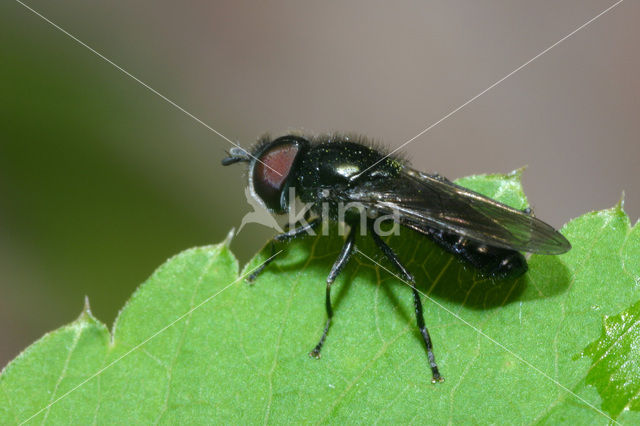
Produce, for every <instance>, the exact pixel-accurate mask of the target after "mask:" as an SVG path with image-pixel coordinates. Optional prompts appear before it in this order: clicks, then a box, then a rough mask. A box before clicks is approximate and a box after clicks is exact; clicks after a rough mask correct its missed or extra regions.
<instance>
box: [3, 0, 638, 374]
mask: <svg viewBox="0 0 640 426" xmlns="http://www.w3.org/2000/svg"><path fill="white" fill-rule="evenodd" d="M627 3H628V4H627ZM28 4H29V5H30V6H32V7H34V8H35V9H36V10H38V11H39V12H40V13H42V14H43V15H44V16H46V17H47V18H49V19H51V20H52V21H53V22H55V23H57V24H58V25H60V26H62V27H63V28H65V29H66V30H68V31H69V32H71V33H72V34H74V35H75V36H77V37H78V38H79V39H80V40H82V41H83V42H86V43H87V44H88V45H90V46H92V47H93V48H95V49H96V50H98V51H99V52H101V53H102V54H104V55H105V56H106V57H108V58H109V59H111V60H113V61H114V62H115V63H116V64H118V65H120V66H122V67H123V68H125V69H127V70H128V71H130V72H131V73H132V74H134V75H135V76H137V77H139V78H140V79H141V80H143V81H144V82H145V83H147V84H149V85H150V86H151V87H153V88H155V89H156V90H158V91H159V92H161V93H162V94H164V95H166V96H167V97H169V98H171V99H172V100H174V101H175V102H176V103H177V104H179V105H181V106H183V107H184V108H186V109H187V110H189V111H190V112H192V113H193V114H195V115H196V116H198V117H199V118H201V119H202V120H203V121H204V122H206V123H208V124H210V125H211V126H213V127H214V128H216V129H217V130H219V131H220V132H222V133H223V134H225V135H227V136H229V137H230V138H232V139H234V140H236V141H238V142H239V143H241V144H242V145H244V146H247V145H249V144H251V143H252V142H253V141H254V140H255V139H256V137H258V136H259V135H260V134H261V133H263V132H266V131H270V132H272V133H273V134H276V135H277V134H280V133H282V132H284V131H286V130H287V129H288V128H295V129H300V128H305V129H308V130H310V131H333V130H341V131H359V132H363V133H365V134H368V135H371V136H374V137H376V138H379V139H380V140H382V141H384V142H385V143H386V144H387V145H389V146H391V147H395V146H399V145H400V144H402V143H403V142H404V141H405V140H407V139H409V138H411V137H413V136H414V135H415V134H417V133H418V132H420V131H421V130H422V129H424V128H425V127H427V126H428V125H430V124H432V123H433V122H435V121H437V120H439V119H440V118H442V117H443V116H444V115H445V114H447V113H448V112H449V111H451V110H452V109H454V108H456V107H457V106H459V105H461V104H462V103H464V102H465V101H466V100H468V99H469V98H471V97H472V96H474V95H476V94H477V93H479V92H480V91H482V90H484V89H485V88H487V87H488V86H489V85H490V84H492V83H493V82H495V81H496V80H498V79H499V78H501V77H503V76H504V75H506V74H507V73H509V72H511V71H512V70H513V69H515V68H517V67H518V66H519V65H521V64H522V63H523V62H525V61H526V60H528V59H530V58H532V57H533V56H535V55H536V54H538V53H539V52H540V51H542V50H543V49H545V48H547V47H548V46H549V45H551V44H552V43H554V42H556V41H557V40H559V39H560V38H562V37H563V36H564V35H566V34H568V33H569V32H570V31H572V30H573V29H575V28H576V27H578V26H579V25H581V24H583V23H584V22H586V21H587V20H589V19H590V18H591V17H593V16H595V15H596V14H597V13H599V12H600V11H602V10H604V9H605V8H606V7H608V6H609V5H610V4H612V2H605V1H596V0H590V1H578V0H572V1H562V2H551V1H545V2H525V1H516V2H513V1H510V2H504V1H490V2H482V4H479V3H478V2H460V3H458V2H455V3H453V2H420V3H416V2H399V3H396V4H394V5H391V4H385V3H383V2H381V3H377V2H364V1H356V2H350V3H349V4H343V3H338V2H336V3H332V2H328V3H326V4H323V5H318V4H316V3H313V2H308V3H305V2H284V1H279V2H272V3H269V5H268V6H267V5H266V4H262V3H254V2H238V1H235V2H231V1H215V2H186V3H185V2H170V1H165V0H162V1H153V2H151V1H137V2H122V1H115V2H104V3H95V2H90V3H87V2H80V1H66V0H65V1H59V2H55V3H52V2H45V1H41V0H38V1H30V2H28ZM638 16H640V6H639V5H638V3H637V2H625V3H623V4H622V5H621V6H620V7H619V8H617V9H615V10H613V11H612V12H610V13H609V14H607V15H605V16H603V17H602V18H601V19H599V20H598V21H596V22H595V23H594V24H592V25H591V26H589V27H587V28H586V29H585V30H583V31H581V32H580V33H578V34H576V35H575V36H574V37H572V38H571V39H569V40H567V41H566V42H565V43H563V44H562V45H560V46H558V47H557V48H555V49H554V50H552V51H551V52H549V53H548V54H547V55H545V56H544V57H542V58H540V59H539V60H538V61H536V62H535V63H533V64H531V65H530V66H528V67H527V68H526V69H524V70H522V71H521V72H519V73H518V74H516V75H514V76H513V77H511V78H510V79H509V80H507V81H505V82H504V83H503V84H501V85H500V86H499V87H496V88H495V89H493V90H492V91H491V92H489V93H487V94H486V95H484V96H483V97H482V98H480V99H478V100H477V101H476V102H474V103H473V104H472V105H469V106H468V107H466V108H465V109H463V110H461V111H460V112H459V113H457V114H456V115H455V116H453V117H451V118H450V119H448V120H447V121H445V122H443V123H442V124H441V125H439V126H437V127H435V128H434V129H433V130H431V131H430V132H428V133H427V134H425V135H424V136H423V137H421V138H419V139H418V140H416V141H415V142H413V143H412V144H411V145H409V146H407V147H406V149H405V152H407V154H408V156H409V157H410V158H411V159H412V161H413V164H414V165H415V166H416V167H418V168H420V169H424V170H432V171H438V172H440V173H442V174H444V175H447V176H449V177H451V178H455V177H459V176H462V175H468V174H473V173H481V172H506V171H510V170H512V169H514V168H517V167H520V166H522V165H525V164H528V165H529V170H528V171H527V172H526V173H525V189H526V190H527V193H528V195H529V197H530V199H531V201H532V202H533V205H534V207H535V211H536V213H537V215H538V216H539V217H541V218H543V219H545V220H548V221H549V222H551V223H552V224H553V225H555V226H558V227H559V226H561V225H562V224H563V223H564V222H566V221H567V220H569V219H570V218H571V217H574V216H577V215H579V214H582V213H584V212H585V211H588V210H595V209H601V208H606V207H609V206H611V205H613V204H614V203H615V202H616V201H617V200H618V199H619V196H620V192H621V191H622V189H626V191H627V204H626V206H627V211H628V212H629V213H630V215H631V217H632V219H633V220H634V221H635V219H636V218H637V216H638V213H639V212H640V191H639V190H638V184H637V182H638V178H639V177H640V172H639V168H638V167H637V160H638V158H640V144H639V143H638V135H639V134H640V123H639V120H637V114H638V111H639V110H640V108H639V107H640V101H639V99H640V84H639V83H638V79H637V75H638V74H639V71H640V59H639V55H638V52H637V46H638V45H639V44H640V43H639V42H640V29H639V28H638V26H637V22H636V21H637V17H638ZM634 17H635V18H634ZM229 147H230V145H229V144H228V143H227V142H226V141H224V140H223V139H221V138H220V137H218V136H216V135H215V134H213V133H212V132H210V131H209V130H207V129H206V128H205V127H203V126H202V125H201V124H199V123H197V122H196V121H194V120H193V119H192V118H190V117H188V116H187V115H185V114H183V113H182V112H180V111H179V110H177V109H176V108H174V107H173V106H172V105H170V104H169V103H167V102H166V101H164V100H163V99H161V98H160V97H158V96H156V95H155V94H153V93H152V92H150V91H149V90H147V89H146V88H144V87H143V86H141V85H140V84H139V83H137V82H136V81H134V80H133V79H132V78H130V77H128V76H126V75H125V74H123V73H122V72H121V71H119V70H117V69H116V68H114V67H113V66H112V65H110V64H108V63H107V62H105V61H104V60H103V59H101V58H99V57H98V56H96V55H95V54H94V53H92V52H90V51H89V50H88V49H87V48H85V47H83V46H81V45H79V44H78V43H77V42H75V41H73V40H72V39H71V38H69V37H68V36H67V35H65V34H63V33H62V32H60V31H59V30H57V29H55V28H53V27H52V26H51V25H50V24H48V23H47V22H45V21H44V20H42V19H41V18H39V17H38V16H36V15H34V14H33V13H32V12H30V11H29V10H27V9H26V8H24V7H23V6H21V5H20V4H19V3H17V2H15V1H13V0H4V1H2V2H1V3H0V270H1V271H2V274H1V276H0V292H1V294H0V367H1V366H4V365H5V364H6V363H7V362H8V361H9V360H10V359H11V358H13V357H14V356H15V355H17V353H19V351H20V350H21V349H23V348H24V347H26V346H27V345H28V344H30V343H31V342H33V341H34V340H36V339H37V338H38V337H40V336H41V335H42V334H43V333H45V332H47V331H49V330H52V329H54V328H56V327H58V326H60V325H62V324H64V323H67V322H70V321H72V320H73V319H74V318H75V317H76V316H77V315H78V314H79V313H80V310H81V307H82V303H83V297H84V296H85V295H88V296H89V298H90V300H91V306H92V310H93V312H94V314H95V315H96V316H97V317H99V318H100V319H101V320H103V321H105V322H107V323H108V324H111V322H112V321H113V319H114V318H115V315H116V314H117V311H118V309H119V308H120V307H121V306H122V305H123V303H124V302H125V301H126V300H127V298H128V297H129V295H130V294H131V292H132V291H133V290H134V289H135V288H136V286H137V285H138V284H139V283H141V282H142V281H144V280H145V279H146V278H147V277H148V276H149V275H150V274H151V273H152V271H153V270H154V268H156V267H157V266H159V265H160V264H161V263H162V262H163V261H164V260H165V259H166V258H168V257H170V256H172V255H173V254H176V253H178V252H179V251H181V250H184V249H186V248H189V247H192V246H196V245H202V244H209V243H215V242H218V241H220V240H222V239H223V238H224V237H225V236H226V234H227V232H228V230H229V229H230V228H231V227H232V226H238V225H239V223H240V220H241V218H242V216H243V215H244V214H245V213H246V212H248V211H250V208H249V207H248V206H247V204H246V201H245V196H244V192H243V191H244V185H245V182H244V177H243V171H242V170H241V167H230V168H225V169H223V168H222V167H221V166H220V163H219V162H220V159H221V158H222V156H223V155H224V152H225V150H226V149H228V148H229ZM270 234H271V232H270V231H269V230H268V229H266V228H262V227H260V226H258V225H248V226H247V227H246V228H245V230H243V232H242V233H241V234H240V235H239V236H238V237H237V239H236V240H235V241H234V243H233V245H232V248H233V250H234V252H235V253H236V254H237V255H238V256H239V257H240V258H241V260H243V261H246V260H247V259H248V258H249V257H250V256H251V255H252V254H253V253H254V252H255V251H256V250H258V249H259V247H260V246H261V245H262V244H263V242H264V241H265V240H266V239H267V238H268V236H269V235H270Z"/></svg>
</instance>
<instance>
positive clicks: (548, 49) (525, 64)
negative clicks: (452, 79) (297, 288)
mask: <svg viewBox="0 0 640 426" xmlns="http://www.w3.org/2000/svg"><path fill="white" fill-rule="evenodd" d="M623 1H624V0H618V1H617V2H615V3H614V4H612V5H611V6H609V7H608V8H606V9H605V10H603V11H602V12H600V13H599V14H597V15H596V16H594V17H593V18H591V19H589V20H588V21H587V22H585V23H584V24H582V25H580V26H579V27H578V28H576V29H575V30H573V31H571V32H570V33H569V34H567V35H566V36H564V37H562V38H561V39H560V40H558V41H556V42H555V43H553V44H552V45H551V46H549V47H547V48H546V49H544V50H543V51H542V52H540V53H538V54H537V55H536V56H534V57H533V58H531V59H529V60H528V61H527V62H525V63H524V64H522V65H520V66H519V67H518V68H516V69H515V70H513V71H511V72H510V73H509V74H507V75H505V76H504V77H502V78H501V79H500V80H498V81H496V82H495V83H493V84H492V85H491V86H489V87H487V88H486V89H484V90H483V91H482V92H480V93H478V94H477V95H475V96H474V97H472V98H471V99H469V100H468V101H466V102H465V103H463V104H462V105H460V106H459V107H457V108H456V109H454V110H453V111H451V112H449V113H448V114H447V115H445V116H444V117H442V118H441V119H440V120H438V121H436V122H435V123H433V124H432V125H430V126H429V127H427V128H426V129H424V130H422V131H421V132H420V133H418V134H417V135H415V136H414V137H412V138H411V139H409V140H408V141H406V142H405V143H403V144H402V145H400V146H399V147H397V148H395V149H394V150H393V151H391V152H389V153H388V154H387V155H385V156H384V157H382V158H381V159H380V160H378V161H376V162H375V163H373V164H372V165H371V166H369V167H367V168H366V169H365V170H363V171H361V172H360V173H358V174H357V175H354V176H352V177H351V178H350V180H355V179H357V178H358V177H359V176H361V175H362V174H364V173H365V172H366V171H367V170H369V169H371V168H372V167H374V166H375V165H377V164H378V163H380V162H381V161H383V160H384V159H385V158H387V157H389V156H390V155H393V154H394V153H396V152H398V150H400V149H402V148H404V147H405V146H407V145H408V144H410V143H411V142H413V141H414V140H416V139H417V138H419V137H420V136H422V135H424V134H425V133H427V132H428V131H429V130H431V129H433V128H434V127H436V126H437V125H438V124H440V123H442V122H443V121H444V120H446V119H447V118H449V117H451V116H452V115H453V114H455V113H456V112H458V111H460V110H461V109H462V108H464V107H466V106H467V105H469V104H470V103H471V102H473V101H475V100H476V99H478V98H479V97H480V96H482V95H484V94H485V93H487V92H488V91H489V90H491V89H493V88H494V87H496V86H497V85H499V84H500V83H502V82H503V81H505V80H506V79H508V78H509V77H511V76H512V75H514V74H515V73H517V72H518V71H520V70H521V69H523V68H524V67H526V66H527V65H529V64H530V63H531V62H533V61H535V60H536V59H538V58H539V57H541V56H542V55H544V54H545V53H547V52H548V51H550V50H551V49H553V48H554V47H556V46H557V45H559V44H560V43H562V42H563V41H565V40H566V39H568V38H569V37H571V36H572V35H574V34H575V33H577V32H578V31H580V30H582V29H583V28H585V27H586V26H587V25H589V24H591V23H592V22H593V21H595V20H596V19H598V18H600V17H601V16H602V15H604V14H606V13H607V12H609V11H611V10H612V9H613V8H614V7H616V6H618V5H619V4H620V3H622V2H623Z"/></svg>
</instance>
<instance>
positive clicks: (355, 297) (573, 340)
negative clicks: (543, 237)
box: [0, 172, 640, 424]
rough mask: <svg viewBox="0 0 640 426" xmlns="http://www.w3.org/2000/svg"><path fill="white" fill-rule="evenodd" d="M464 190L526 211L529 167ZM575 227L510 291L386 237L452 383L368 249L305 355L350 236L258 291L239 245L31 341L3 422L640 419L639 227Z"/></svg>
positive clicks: (613, 217) (181, 259)
mask: <svg viewBox="0 0 640 426" xmlns="http://www.w3.org/2000/svg"><path fill="white" fill-rule="evenodd" d="M459 183H460V184H462V185H464V186H467V187H470V188H471V189H475V190H477V191H479V192H482V193H484V194H486V195H488V196H491V197H494V198H496V199H499V200H501V201H504V202H507V203H508V204H510V205H512V206H514V207H517V208H524V207H526V206H527V200H526V198H525V196H524V193H523V191H522V187H521V185H520V173H519V172H516V173H513V174H510V175H481V176H473V177H469V178H464V179H461V180H460V181H459ZM562 232H563V233H564V235H565V236H567V238H568V239H569V240H570V241H571V243H572V245H573V249H572V250H571V251H570V252H569V253H567V254H565V255H562V256H536V255H534V256H531V258H530V259H529V266H530V268H529V272H528V273H527V274H526V275H525V276H523V277H521V278H519V279H516V280H511V281H500V282H494V281H491V280H487V279H484V278H482V277H480V276H478V275H477V274H476V273H474V271H473V270H471V269H469V268H467V267H465V266H464V265H462V264H461V263H460V262H458V261H457V260H456V259H455V258H454V257H452V256H450V255H448V254H446V253H444V252H443V251H442V250H440V249H439V248H438V247H436V246H435V245H434V244H433V243H431V242H430V241H429V240H428V239H426V238H424V237H422V236H420V235H418V234H416V233H413V232H411V231H406V230H402V232H401V234H400V236H392V237H390V238H389V239H388V243H389V244H390V245H391V246H392V247H393V248H394V250H395V251H396V252H397V253H398V255H399V257H400V259H402V260H403V261H404V263H405V265H406V266H407V267H408V269H409V270H410V271H411V272H412V273H413V274H414V275H415V276H416V280H417V282H418V287H419V289H420V290H421V291H422V292H423V293H425V294H428V295H429V298H427V297H424V298H423V304H424V306H425V319H426V322H427V326H428V327H429V330H430V333H431V336H432V339H433V342H434V351H435V355H436V358H437V360H438V363H439V366H440V369H441V372H442V373H443V375H444V376H445V377H446V381H445V382H444V383H442V384H436V385H433V384H431V383H430V380H431V373H430V370H429V368H428V364H427V359H426V353H425V350H424V348H423V344H422V341H421V338H420V335H419V332H418V331H417V329H416V327H415V318H414V314H413V306H412V296H411V291H410V289H409V288H408V287H407V285H406V284H404V283H402V282H401V281H399V280H397V279H396V278H394V277H393V276H392V275H390V274H389V273H387V272H386V271H385V270H384V269H383V268H381V267H379V266H377V265H375V264H374V263H372V262H371V261H370V260H369V259H367V257H366V256H369V257H371V258H372V259H374V260H375V261H376V262H379V263H380V264H381V265H383V266H384V268H388V269H390V270H391V268H392V267H391V265H390V264H389V263H388V262H387V261H386V260H385V259H383V257H382V256H381V255H380V254H379V253H378V252H377V250H376V249H375V246H374V245H373V243H372V242H371V241H369V240H368V239H363V240H362V242H361V243H359V246H358V248H359V250H361V251H362V253H364V254H365V255H366V256H364V255H362V254H356V255H354V257H353V258H352V260H351V261H350V263H349V265H348V266H347V267H346V268H345V270H344V271H343V273H342V274H341V275H340V277H339V278H338V280H337V281H336V283H335V284H334V286H333V293H332V294H333V301H334V302H333V303H334V311H335V316H334V322H333V324H332V327H331V330H330V332H329V336H328V339H327V342H326V345H325V347H324V349H323V354H322V355H323V356H322V358H321V359H320V360H315V359H311V358H309V356H308V355H307V354H308V352H309V350H310V349H312V348H313V346H314V345H315V343H316V342H317V339H318V338H319V337H320V334H321V331H322V327H323V325H324V321H325V312H324V292H325V278H326V275H327V273H328V272H329V269H330V268H331V265H332V264H333V262H334V260H335V258H336V256H337V254H338V252H339V250H340V247H341V244H342V238H341V237H339V236H331V237H322V236H320V237H314V238H307V239H304V240H299V241H295V242H292V243H289V244H287V245H283V246H282V247H281V248H283V249H284V251H283V252H282V253H281V254H279V255H278V256H277V257H276V259H275V261H274V262H273V263H272V264H271V265H270V266H269V267H268V268H267V269H266V270H265V271H264V273H263V274H262V275H261V276H260V277H259V279H258V280H256V282H255V284H254V285H248V284H247V283H246V282H244V280H243V279H242V278H241V276H242V275H243V274H246V272H248V271H250V270H252V269H253V268H255V267H256V266H258V265H259V264H260V262H262V261H263V260H265V259H266V258H267V257H268V255H269V254H270V251H269V250H267V249H265V250H263V251H262V252H261V253H260V254H258V255H257V256H256V258H254V259H253V260H252V261H251V262H249V264H248V265H247V266H246V267H245V272H242V273H241V274H240V275H239V272H238V264H237V261H236V260H235V258H234V256H233V254H232V253H231V251H230V250H229V248H228V243H227V242H225V243H222V244H218V245H214V246H208V247H199V248H194V249H190V250H187V251H185V252H183V253H180V254H178V255H177V256H175V257H174V258H172V259H169V260H168V261H167V262H166V263H165V264H163V265H162V266H161V267H160V268H159V269H158V270H157V271H156V272H155V273H154V274H153V275H152V276H151V277H150V278H149V280H148V281H147V282H145V283H144V284H142V285H141V286H140V287H139V289H138V290H137V291H136V292H135V293H134V295H133V296H132V297H131V299H130V301H129V302H128V303H127V304H126V306H125V307H124V308H123V309H122V311H121V313H120V315H119V316H118V319H117V320H116V323H115V325H114V327H113V330H112V333H110V332H109V330H108V329H107V328H106V327H105V326H104V325H103V324H102V323H100V322H99V321H98V320H96V319H95V318H93V316H92V315H91V313H90V312H89V310H88V308H87V309H85V310H84V311H83V313H82V314H81V315H80V317H79V318H78V319H77V320H76V321H75V322H73V323H71V324H69V325H68V326H65V327H62V328H60V329H58V330H55V331H53V332H51V333H49V334H47V335H45V336H44V337H43V338H41V339H40V340H39V341H37V342H36V343H34V344H33V345H31V346H30V347H29V348H27V349H26V350H25V351H24V352H23V353H22V354H21V355H20V356H18V357H17V358H16V359H15V360H14V361H12V362H11V363H10V364H9V365H8V366H7V367H6V368H5V369H4V371H3V372H2V375H0V423H1V424H14V423H22V422H24V421H27V422H28V423H36V422H37V423H42V424H44V423H82V424H86V423H113V422H118V423H134V424H139V423H144V424H146V423H182V422H188V423H211V422H212V421H214V420H216V421H218V422H226V423H230V422H234V423H247V422H250V423H284V422H292V421H293V422H308V423H318V422H327V423H344V422H359V423H374V422H377V421H378V422H384V423H391V422H394V423H398V422H402V423H409V422H414V423H427V422H428V423H443V424H444V423H461V422H474V423H512V424H513V423H516V424H519V423H534V422H553V423H557V422H568V423H576V422H580V423H586V422H589V423H600V424H604V423H607V422H609V421H610V419H609V418H608V417H611V418H613V419H616V420H617V421H619V422H622V423H637V422H638V421H640V416H639V414H638V412H637V410H638V402H637V400H638V393H637V392H638V389H639V388H638V383H640V372H639V371H638V370H639V368H638V361H637V360H638V359H639V356H638V350H639V349H638V348H639V347H640V333H638V332H637V330H638V328H637V327H638V326H637V325H636V324H637V322H638V314H639V313H638V310H639V309H640V308H638V306H640V305H639V304H638V301H639V300H640V293H639V286H640V261H639V259H640V234H639V232H640V231H638V227H634V228H632V227H631V226H630V223H629V219H628V217H627V216H626V215H625V213H624V212H623V211H622V209H621V206H615V207H613V208H611V209H608V210H603V211H599V212H593V213H588V214H586V215H583V216H581V217H579V218H577V219H574V220H573V221H571V222H570V223H569V224H567V225H566V226H565V227H564V228H563V230H562ZM606 315H610V317H609V318H608V319H606V320H605V316H606ZM614 315H618V316H614ZM603 321H604V322H603ZM603 324H604V332H603ZM625 327H626V328H625ZM625 330H627V331H625ZM629 330H631V331H632V332H630V331H629ZM634 330H635V331H634ZM620 336H623V338H622V340H621V337H620Z"/></svg>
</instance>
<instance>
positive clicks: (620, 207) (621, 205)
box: [615, 189, 624, 212]
mask: <svg viewBox="0 0 640 426" xmlns="http://www.w3.org/2000/svg"><path fill="white" fill-rule="evenodd" d="M615 208H616V210H618V211H621V212H623V211H624V189H623V190H622V193H621V194H620V199H619V200H618V204H616V206H615Z"/></svg>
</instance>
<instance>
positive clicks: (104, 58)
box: [16, 0, 282, 176]
mask: <svg viewBox="0 0 640 426" xmlns="http://www.w3.org/2000/svg"><path fill="white" fill-rule="evenodd" d="M16 2H17V3H19V4H21V5H22V6H24V7H25V8H26V9H28V10H30V11H31V12H33V13H34V14H35V15H37V16H38V17H40V18H42V19H43V20H44V21H46V22H47V23H49V24H50V25H52V26H53V27H54V28H56V29H57V30H59V31H61V32H62V33H64V34H65V35H67V36H68V37H70V38H71V39H73V40H74V41H75V42H77V43H78V44H80V45H81V46H84V47H86V48H87V49H89V50H90V51H91V52H92V53H94V54H95V55H97V56H98V57H100V58H101V59H103V60H105V61H106V62H108V63H109V64H111V65H113V66H114V67H115V68H116V69H118V70H119V71H121V72H123V73H124V74H125V75H127V76H129V77H131V78H132V79H134V80H135V81H136V82H138V83H140V84H141V85H142V86H144V87H145V88H146V89H148V90H149V91H150V92H152V93H153V94H155V95H158V96H159V97H160V98H162V99H163V100H165V101H166V102H168V103H169V104H171V105H172V106H174V107H175V108H177V109H178V110H180V111H182V112H183V113H184V114H186V115H187V116H189V117H191V118H193V119H194V120H195V121H197V122H198V123H200V124H202V125H203V126H204V127H206V128H207V129H209V130H211V131H212V132H213V133H215V134H216V135H218V136H220V137H221V138H222V139H224V140H226V141H227V142H229V143H230V144H231V145H234V146H237V147H238V148H240V149H242V150H243V151H244V152H246V153H247V155H249V157H251V158H253V159H255V160H256V161H258V162H260V163H262V164H263V165H264V166H265V167H267V168H268V169H270V170H271V171H273V172H274V173H277V174H278V175H279V176H282V173H280V172H279V171H277V170H275V169H273V168H272V167H270V166H269V165H267V164H265V163H263V162H262V161H260V160H259V159H257V158H256V157H254V156H253V155H251V153H249V152H248V151H247V150H245V149H244V148H242V147H241V146H240V145H238V144H237V143H235V142H234V141H232V140H231V139H229V138H228V137H226V136H225V135H223V134H222V133H220V132H219V131H217V130H216V129H214V128H213V127H211V126H210V125H208V124H207V123H205V122H204V121H202V120H201V119H199V118H198V117H196V116H195V115H193V114H192V113H190V112H189V111H187V110H186V109H184V108H183V107H181V106H180V105H178V104H177V103H175V102H174V101H172V100H171V99H169V98H168V97H166V96H165V95H163V94H162V93H160V92H158V91H157V90H156V89H154V88H153V87H151V86H149V85H148V84H147V83H145V82H144V81H142V80H140V79H139V78H138V77H136V76H135V75H133V74H131V73H130V72H129V71H127V70H126V69H124V68H122V67H121V66H120V65H118V64H116V63H115V62H113V61H112V60H111V59H109V58H107V57H106V56H104V55H103V54H102V53H100V52H98V51H97V50H96V49H94V48H93V47H91V46H89V45H88V44H87V43H85V42H83V41H82V40H80V39H79V38H77V37H76V36H74V35H73V34H71V33H70V32H69V31H67V30H65V29H64V28H62V27H61V26H59V25H58V24H56V23H55V22H53V21H51V20H50V19H49V18H47V17H46V16H44V15H42V14H41V13H40V12H38V11H36V10H35V9H33V8H31V7H30V6H28V5H26V4H25V3H23V2H22V1H20V0H16Z"/></svg>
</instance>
